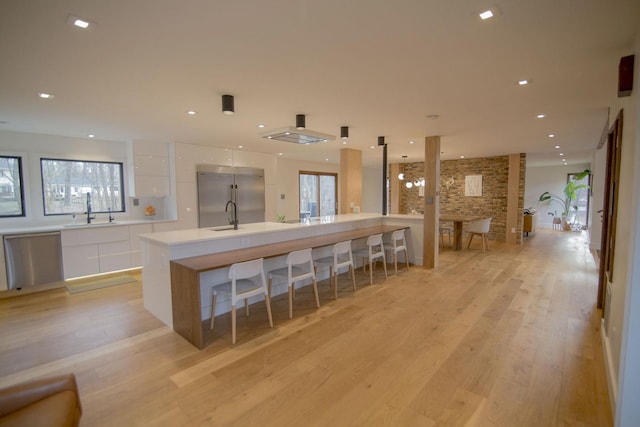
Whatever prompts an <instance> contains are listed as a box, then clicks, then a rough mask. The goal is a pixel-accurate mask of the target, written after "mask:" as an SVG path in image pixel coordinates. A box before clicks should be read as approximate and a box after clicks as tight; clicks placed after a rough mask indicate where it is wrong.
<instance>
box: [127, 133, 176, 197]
mask: <svg viewBox="0 0 640 427" xmlns="http://www.w3.org/2000/svg"><path fill="white" fill-rule="evenodd" d="M169 165H170V162H169V144H167V143H164V142H149V141H133V180H134V194H133V196H136V197H146V196H154V197H162V196H167V195H169V194H171V182H170V176H171V173H170V166H169Z"/></svg>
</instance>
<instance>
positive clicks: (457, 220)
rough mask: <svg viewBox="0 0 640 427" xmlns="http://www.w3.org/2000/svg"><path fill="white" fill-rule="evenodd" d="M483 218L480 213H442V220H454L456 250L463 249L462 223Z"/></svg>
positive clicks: (454, 244)
mask: <svg viewBox="0 0 640 427" xmlns="http://www.w3.org/2000/svg"><path fill="white" fill-rule="evenodd" d="M480 218H483V217H482V216H479V215H455V214H441V215H440V222H453V248H454V250H456V251H459V250H461V249H462V223H463V222H465V221H473V220H474V219H480Z"/></svg>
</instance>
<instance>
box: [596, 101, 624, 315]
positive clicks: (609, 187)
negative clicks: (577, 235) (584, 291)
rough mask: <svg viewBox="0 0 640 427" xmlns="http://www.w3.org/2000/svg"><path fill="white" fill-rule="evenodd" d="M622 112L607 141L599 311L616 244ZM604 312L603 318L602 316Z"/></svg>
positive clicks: (603, 304) (611, 271)
mask: <svg viewBox="0 0 640 427" xmlns="http://www.w3.org/2000/svg"><path fill="white" fill-rule="evenodd" d="M622 119H623V110H620V112H619V113H618V117H616V121H615V122H614V123H613V126H611V129H610V130H609V134H608V138H607V167H606V172H605V185H604V200H603V203H602V235H601V237H602V238H601V241H600V266H599V272H598V273H599V277H598V308H599V309H602V308H603V307H604V306H605V304H606V296H607V293H606V289H607V286H606V285H607V282H610V281H612V280H613V262H614V255H615V243H616V225H617V224H616V223H617V214H618V196H619V194H618V193H619V186H620V162H621V154H622V152H621V149H622V121H623V120H622ZM604 315H605V313H604V310H603V311H602V316H603V317H604Z"/></svg>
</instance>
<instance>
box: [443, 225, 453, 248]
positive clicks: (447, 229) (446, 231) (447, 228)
mask: <svg viewBox="0 0 640 427" xmlns="http://www.w3.org/2000/svg"><path fill="white" fill-rule="evenodd" d="M452 233H453V227H451V226H450V225H441V226H440V246H442V247H444V235H445V234H446V235H447V237H448V238H449V247H451V234H452Z"/></svg>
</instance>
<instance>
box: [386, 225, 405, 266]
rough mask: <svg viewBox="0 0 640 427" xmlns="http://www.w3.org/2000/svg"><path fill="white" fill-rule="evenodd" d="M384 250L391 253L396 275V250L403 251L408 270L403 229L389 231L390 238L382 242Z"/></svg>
mask: <svg viewBox="0 0 640 427" xmlns="http://www.w3.org/2000/svg"><path fill="white" fill-rule="evenodd" d="M384 245H385V250H387V251H389V252H392V253H393V267H394V268H395V271H396V276H397V275H398V252H404V260H405V262H406V264H407V270H409V252H408V251H407V242H406V240H405V237H404V229H402V230H396V231H394V232H392V233H391V240H390V241H388V242H384Z"/></svg>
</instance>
